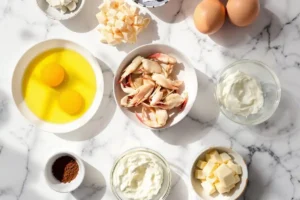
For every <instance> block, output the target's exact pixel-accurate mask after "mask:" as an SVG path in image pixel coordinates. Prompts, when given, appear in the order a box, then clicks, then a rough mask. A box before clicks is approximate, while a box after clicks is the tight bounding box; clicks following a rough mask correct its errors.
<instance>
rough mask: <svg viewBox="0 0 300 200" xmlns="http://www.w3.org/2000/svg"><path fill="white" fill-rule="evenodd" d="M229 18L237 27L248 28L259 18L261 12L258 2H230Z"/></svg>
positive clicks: (244, 0) (249, 0)
mask: <svg viewBox="0 0 300 200" xmlns="http://www.w3.org/2000/svg"><path fill="white" fill-rule="evenodd" d="M226 8H227V13H228V17H229V19H230V21H231V23H233V24H234V25H236V26H241V27H243V26H248V25H250V24H252V23H253V22H254V21H255V19H256V18H257V16H258V14H259V10H260V5H259V1H258V0H228V2H227V5H226Z"/></svg>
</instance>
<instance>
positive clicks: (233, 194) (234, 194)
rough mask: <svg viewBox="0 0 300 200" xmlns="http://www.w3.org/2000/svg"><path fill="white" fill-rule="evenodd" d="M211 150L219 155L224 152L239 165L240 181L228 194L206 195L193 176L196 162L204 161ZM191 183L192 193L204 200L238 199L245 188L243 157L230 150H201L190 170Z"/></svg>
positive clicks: (246, 179)
mask: <svg viewBox="0 0 300 200" xmlns="http://www.w3.org/2000/svg"><path fill="white" fill-rule="evenodd" d="M212 150H217V151H218V152H219V153H223V152H226V153H227V154H228V155H230V156H231V158H232V160H233V162H234V163H236V164H238V165H240V166H241V168H242V175H241V177H240V178H241V181H240V182H239V183H238V184H237V185H236V186H235V188H234V189H232V190H231V191H230V192H229V193H225V194H219V193H218V192H216V193H215V194H213V195H209V194H208V193H206V192H205V191H204V190H203V188H202V186H201V182H200V181H199V180H198V179H196V178H195V176H194V172H195V169H196V165H197V162H198V160H205V155H206V153H208V152H210V151H212ZM191 182H192V186H193V188H194V191H195V192H196V193H197V194H198V196H199V197H200V198H202V199H205V200H234V199H238V198H239V197H240V196H241V195H242V194H243V192H244V191H245V189H246V187H247V184H248V168H247V165H246V163H245V161H244V159H243V157H242V156H241V155H240V154H238V153H237V152H235V151H233V150H232V149H231V148H227V147H209V148H206V149H205V150H203V151H202V152H201V153H200V155H199V156H198V157H197V159H196V160H195V162H194V164H193V166H192V170H191Z"/></svg>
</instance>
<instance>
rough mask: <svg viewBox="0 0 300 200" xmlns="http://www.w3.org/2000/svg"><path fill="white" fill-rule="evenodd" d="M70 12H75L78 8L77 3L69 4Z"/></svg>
mask: <svg viewBox="0 0 300 200" xmlns="http://www.w3.org/2000/svg"><path fill="white" fill-rule="evenodd" d="M66 6H67V8H68V10H69V11H71V12H72V11H74V10H75V9H76V7H77V5H76V3H75V1H72V2H71V3H69V4H68V5H66Z"/></svg>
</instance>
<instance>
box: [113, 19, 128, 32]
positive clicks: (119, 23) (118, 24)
mask: <svg viewBox="0 0 300 200" xmlns="http://www.w3.org/2000/svg"><path fill="white" fill-rule="evenodd" d="M115 28H117V29H119V30H120V31H124V30H125V29H126V24H125V23H124V22H123V21H121V20H116V22H115Z"/></svg>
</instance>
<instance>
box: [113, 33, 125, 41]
mask: <svg viewBox="0 0 300 200" xmlns="http://www.w3.org/2000/svg"><path fill="white" fill-rule="evenodd" d="M114 38H115V39H116V40H121V39H123V34H122V33H118V32H115V33H114Z"/></svg>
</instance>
